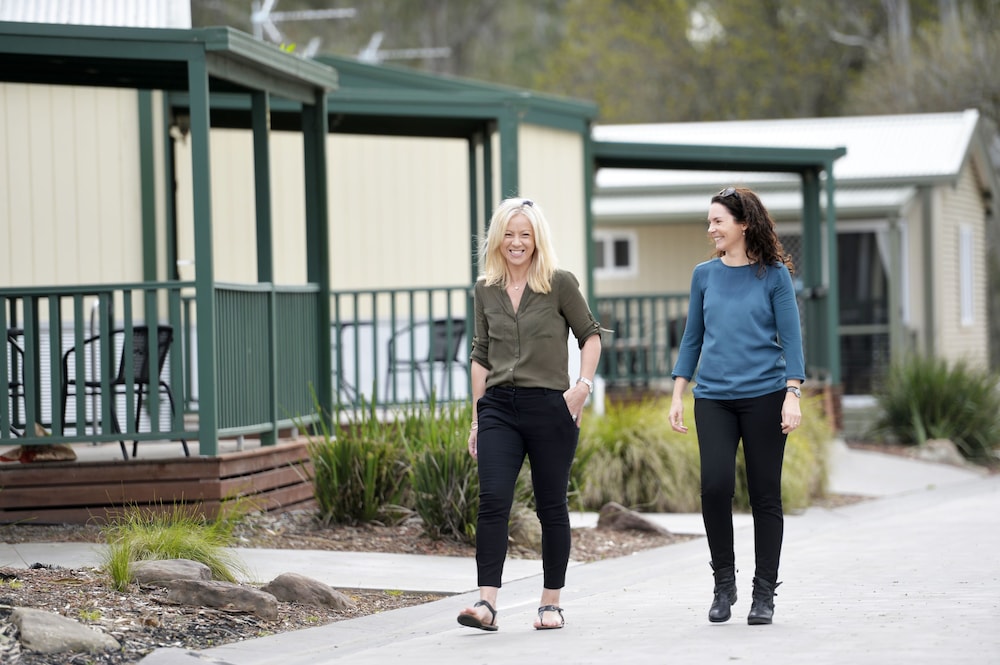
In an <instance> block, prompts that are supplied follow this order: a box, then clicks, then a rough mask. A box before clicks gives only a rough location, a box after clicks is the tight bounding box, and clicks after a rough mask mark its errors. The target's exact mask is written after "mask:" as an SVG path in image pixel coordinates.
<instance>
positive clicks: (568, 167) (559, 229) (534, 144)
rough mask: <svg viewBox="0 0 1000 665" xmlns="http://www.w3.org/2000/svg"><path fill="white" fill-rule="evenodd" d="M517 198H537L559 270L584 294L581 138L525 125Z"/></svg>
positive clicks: (520, 147) (583, 212) (520, 145)
mask: <svg viewBox="0 0 1000 665" xmlns="http://www.w3.org/2000/svg"><path fill="white" fill-rule="evenodd" d="M518 150H519V152H520V193H521V194H522V195H523V196H526V197H528V198H532V199H537V200H538V202H539V204H540V205H541V206H542V209H543V210H544V211H545V216H546V218H547V219H548V220H549V225H550V226H551V227H552V236H553V242H554V244H555V249H556V253H557V255H558V256H559V263H560V265H561V266H562V267H563V268H565V269H567V270H569V271H570V272H572V273H573V274H574V275H576V277H577V279H579V280H580V286H581V288H583V289H584V292H585V293H586V289H587V244H588V243H589V242H590V239H589V238H587V237H586V235H585V230H586V226H585V207H584V206H585V205H586V202H585V200H584V191H583V142H582V139H581V137H580V136H579V135H578V134H576V133H574V132H569V131H562V130H558V129H552V128H548V127H540V126H537V125H523V126H522V127H521V130H520V132H519V136H518Z"/></svg>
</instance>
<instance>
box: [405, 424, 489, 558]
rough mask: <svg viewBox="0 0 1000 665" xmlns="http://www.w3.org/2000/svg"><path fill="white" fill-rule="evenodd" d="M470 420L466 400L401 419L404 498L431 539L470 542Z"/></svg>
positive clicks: (474, 503)
mask: <svg viewBox="0 0 1000 665" xmlns="http://www.w3.org/2000/svg"><path fill="white" fill-rule="evenodd" d="M471 420H472V407H471V405H465V406H462V407H459V406H454V405H452V406H448V407H446V408H444V409H442V410H441V411H440V412H438V413H437V414H436V415H435V416H434V417H427V418H424V417H418V416H411V417H409V418H407V419H406V421H405V427H404V431H405V434H406V446H407V453H408V457H409V467H410V473H409V481H410V490H411V492H412V494H411V496H410V500H411V501H412V505H413V508H414V510H415V511H416V513H417V514H418V515H419V516H420V518H421V519H422V520H423V524H424V531H425V533H427V535H429V536H430V537H431V538H435V539H448V540H457V541H460V542H462V541H464V542H468V543H471V544H474V543H475V542H476V515H477V513H478V511H479V476H478V471H477V467H476V460H475V459H473V458H472V456H471V455H470V454H469V448H468V438H469V422H470V421H471Z"/></svg>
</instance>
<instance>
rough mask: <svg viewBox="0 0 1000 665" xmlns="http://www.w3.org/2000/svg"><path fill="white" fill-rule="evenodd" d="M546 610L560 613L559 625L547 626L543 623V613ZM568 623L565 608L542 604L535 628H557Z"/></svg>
mask: <svg viewBox="0 0 1000 665" xmlns="http://www.w3.org/2000/svg"><path fill="white" fill-rule="evenodd" d="M546 612H558V613H559V625H558V626H546V625H545V624H544V623H542V615H543V614H545V613H546ZM565 625H566V617H564V616H563V609H562V608H561V607H558V606H556V605H542V606H541V607H539V608H538V625H537V626H535V630H556V629H557V628H562V627H563V626H565Z"/></svg>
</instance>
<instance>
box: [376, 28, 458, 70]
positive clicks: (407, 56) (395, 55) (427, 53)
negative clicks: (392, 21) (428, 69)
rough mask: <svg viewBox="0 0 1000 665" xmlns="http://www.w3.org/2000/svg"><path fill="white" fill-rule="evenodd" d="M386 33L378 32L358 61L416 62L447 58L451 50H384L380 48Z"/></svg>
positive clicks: (435, 47)
mask: <svg viewBox="0 0 1000 665" xmlns="http://www.w3.org/2000/svg"><path fill="white" fill-rule="evenodd" d="M384 37H385V33H383V32H382V31H379V32H376V33H375V34H374V35H372V38H371V39H370V40H369V41H368V44H367V46H365V47H364V48H363V49H361V51H360V52H359V53H358V60H360V61H362V62H370V63H375V64H378V63H380V62H382V61H384V60H415V59H418V58H447V57H449V56H450V55H451V48H450V47H447V46H432V47H428V48H403V49H389V50H384V49H381V48H379V47H380V46H381V45H382V39H383V38H384Z"/></svg>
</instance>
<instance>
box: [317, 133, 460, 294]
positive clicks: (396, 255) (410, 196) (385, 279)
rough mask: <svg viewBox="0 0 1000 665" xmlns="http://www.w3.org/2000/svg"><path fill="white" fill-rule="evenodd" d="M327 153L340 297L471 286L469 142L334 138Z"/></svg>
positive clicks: (334, 267) (334, 261)
mask: <svg viewBox="0 0 1000 665" xmlns="http://www.w3.org/2000/svg"><path fill="white" fill-rule="evenodd" d="M327 145H328V152H327V155H328V156H329V178H328V186H329V204H330V256H331V259H332V266H331V270H332V275H331V278H332V284H333V288H334V289H336V290H341V289H356V288H390V287H400V286H428V285H455V284H465V283H468V282H469V281H470V280H469V265H470V261H471V250H470V247H471V244H470V238H469V212H468V211H469V195H468V181H469V171H468V158H467V154H468V148H467V144H466V143H465V141H461V140H455V139H422V138H408V137H379V136H353V135H337V134H335V135H332V136H331V137H330V138H329V139H328V142H327Z"/></svg>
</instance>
